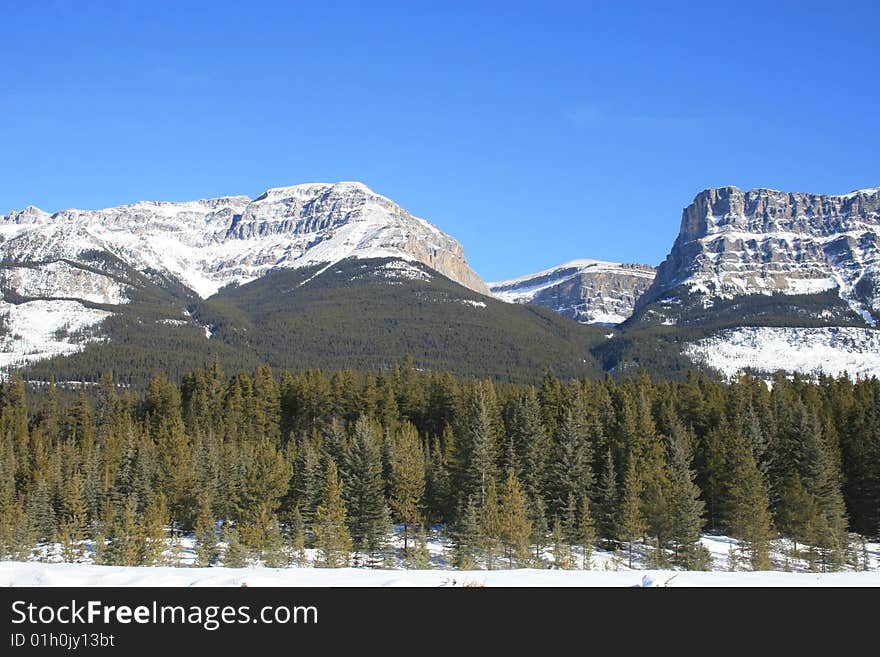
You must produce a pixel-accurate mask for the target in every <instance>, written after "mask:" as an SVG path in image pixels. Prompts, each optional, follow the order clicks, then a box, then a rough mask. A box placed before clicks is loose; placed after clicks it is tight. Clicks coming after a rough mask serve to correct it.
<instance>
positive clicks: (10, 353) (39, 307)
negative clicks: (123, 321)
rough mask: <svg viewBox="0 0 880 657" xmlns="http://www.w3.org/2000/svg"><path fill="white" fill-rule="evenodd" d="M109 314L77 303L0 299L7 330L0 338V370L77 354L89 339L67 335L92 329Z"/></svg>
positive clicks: (3, 320) (0, 314) (0, 312)
mask: <svg viewBox="0 0 880 657" xmlns="http://www.w3.org/2000/svg"><path fill="white" fill-rule="evenodd" d="M110 314H111V313H109V312H107V311H106V310H98V309H96V308H89V307H87V306H85V305H83V304H81V303H80V302H78V301H69V300H53V301H42V300H40V301H28V302H26V303H19V304H12V303H7V302H5V301H2V300H0V321H2V322H3V324H4V326H6V329H7V331H6V333H5V334H4V335H2V336H0V368H7V367H15V366H18V365H21V364H23V363H26V362H28V361H36V360H41V359H43V358H50V357H52V356H55V355H58V354H70V353H74V352H77V351H80V350H82V349H83V348H84V347H85V345H86V343H87V342H88V341H90V339H86V338H83V337H74V338H72V337H71V334H74V333H76V332H77V331H82V330H84V329H88V328H91V327H94V326H95V325H97V324H98V323H100V322H101V321H103V320H104V319H105V318H106V317H109V316H110Z"/></svg>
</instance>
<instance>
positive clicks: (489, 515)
mask: <svg viewBox="0 0 880 657" xmlns="http://www.w3.org/2000/svg"><path fill="white" fill-rule="evenodd" d="M485 495H486V499H485V502H483V506H482V507H481V508H480V535H481V537H482V539H483V541H482V546H481V547H482V553H483V557H484V558H485V560H486V568H487V569H489V570H492V569H493V568H494V566H495V559H496V558H497V556H498V551H499V548H500V547H501V509H500V508H499V505H498V493H497V490H496V488H495V480H494V479H489V481H488V483H487V484H486V493H485Z"/></svg>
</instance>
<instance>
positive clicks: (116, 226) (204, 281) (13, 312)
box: [0, 182, 488, 369]
mask: <svg viewBox="0 0 880 657" xmlns="http://www.w3.org/2000/svg"><path fill="white" fill-rule="evenodd" d="M352 257H354V258H375V257H394V258H401V259H404V260H408V261H412V262H421V263H424V264H426V265H427V266H429V267H431V268H432V269H434V270H437V271H439V272H440V273H442V274H444V275H445V276H447V277H449V278H450V279H452V280H454V281H457V282H459V283H460V284H462V285H463V286H465V287H467V288H470V289H472V290H474V291H476V292H479V293H485V294H488V288H487V287H486V285H485V283H483V281H482V280H481V279H480V277H479V276H478V275H477V274H476V273H475V272H474V271H473V270H471V269H470V267H469V266H468V265H467V261H466V260H465V257H464V253H463V250H462V248H461V245H460V244H459V243H458V242H457V241H456V240H454V239H453V238H451V237H449V236H448V235H445V234H444V233H442V232H441V231H440V230H438V229H437V228H436V227H435V226H433V225H432V224H430V223H428V222H427V221H425V220H423V219H419V218H417V217H414V216H412V215H411V214H409V213H408V212H406V211H405V210H403V209H402V208H400V207H399V206H397V205H396V204H394V203H393V202H392V201H390V200H389V199H387V198H385V197H383V196H380V195H378V194H376V193H375V192H373V191H371V190H370V189H369V188H367V187H366V186H365V185H363V184H361V183H353V182H342V183H336V184H325V183H314V184H305V185H295V186H292V187H279V188H275V189H270V190H268V191H267V192H265V193H264V194H262V195H261V196H259V197H258V198H257V199H255V200H251V199H249V198H247V197H243V196H231V197H222V198H216V199H207V200H200V201H191V202H182V203H168V202H148V201H144V202H140V203H135V204H133V205H125V206H119V207H115V208H108V209H104V210H96V211H87V210H63V211H61V212H57V213H55V214H53V215H50V214H49V213H46V212H43V211H42V210H40V209H38V208H35V207H33V206H30V207H28V208H25V209H24V210H23V211H21V212H12V213H10V214H9V215H7V216H6V217H3V218H2V221H0V369H9V368H11V367H15V366H17V365H20V364H24V363H29V362H34V361H36V360H40V359H43V358H48V357H51V356H52V355H53V354H69V353H73V352H76V351H79V350H81V349H82V348H83V347H84V346H85V345H86V344H89V343H90V342H94V341H95V340H104V339H112V338H108V336H109V335H110V334H111V333H114V334H116V335H118V334H119V333H120V331H121V330H122V329H121V327H123V326H149V327H151V329H150V330H155V329H156V326H159V325H166V324H167V325H175V324H180V323H183V324H192V320H191V319H190V318H188V316H187V315H186V312H187V308H188V307H189V306H190V305H191V304H192V303H193V302H194V301H195V300H196V299H198V298H199V297H201V298H205V297H209V296H211V295H213V294H216V293H217V291H218V290H219V289H221V288H222V287H224V286H227V285H235V284H243V283H247V282H250V281H253V280H257V279H259V278H260V277H262V276H264V275H266V274H268V273H270V272H273V271H278V270H282V269H301V268H309V269H311V270H313V271H312V275H317V274H319V273H320V272H321V271H322V270H323V269H325V268H327V267H329V266H331V265H332V264H333V263H335V262H338V261H340V260H343V259H346V258H352ZM169 323H170V324H169ZM108 327H111V328H112V327H115V328H113V330H109V329H108ZM196 329H197V332H199V331H200V332H202V333H203V332H204V329H203V328H199V327H196ZM131 332H132V331H123V333H125V334H126V335H130V333H131Z"/></svg>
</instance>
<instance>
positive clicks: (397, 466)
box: [389, 422, 425, 553]
mask: <svg viewBox="0 0 880 657" xmlns="http://www.w3.org/2000/svg"><path fill="white" fill-rule="evenodd" d="M391 457H392V461H391V481H390V485H391V486H390V487H391V495H390V497H389V503H390V505H391V508H392V509H393V510H394V512H395V513H396V514H397V517H398V519H399V520H400V521H401V522H402V523H403V550H404V553H406V552H407V550H408V547H409V543H408V538H409V536H408V533H409V529H410V528H411V527H412V526H414V525H416V524H417V523H419V522H421V520H422V499H423V498H424V495H425V454H424V451H423V450H422V442H421V440H420V439H419V434H418V432H417V431H416V428H415V427H414V426H413V425H412V424H410V423H409V422H407V423H404V424H403V425H401V427H400V428H399V430H398V431H397V432H396V434H395V437H394V440H393V449H392V454H391Z"/></svg>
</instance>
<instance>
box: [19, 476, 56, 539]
mask: <svg viewBox="0 0 880 657" xmlns="http://www.w3.org/2000/svg"><path fill="white" fill-rule="evenodd" d="M26 513H27V519H28V524H29V525H30V527H31V533H32V534H33V535H34V536H35V538H36V539H37V540H39V541H47V542H51V541H54V540H55V508H54V505H53V504H52V494H51V491H50V490H49V486H48V484H47V483H46V482H45V481H42V480H40V481H38V482H37V484H36V487H35V488H34V490H33V491H32V492H31V494H30V495H28V501H27V507H26Z"/></svg>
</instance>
